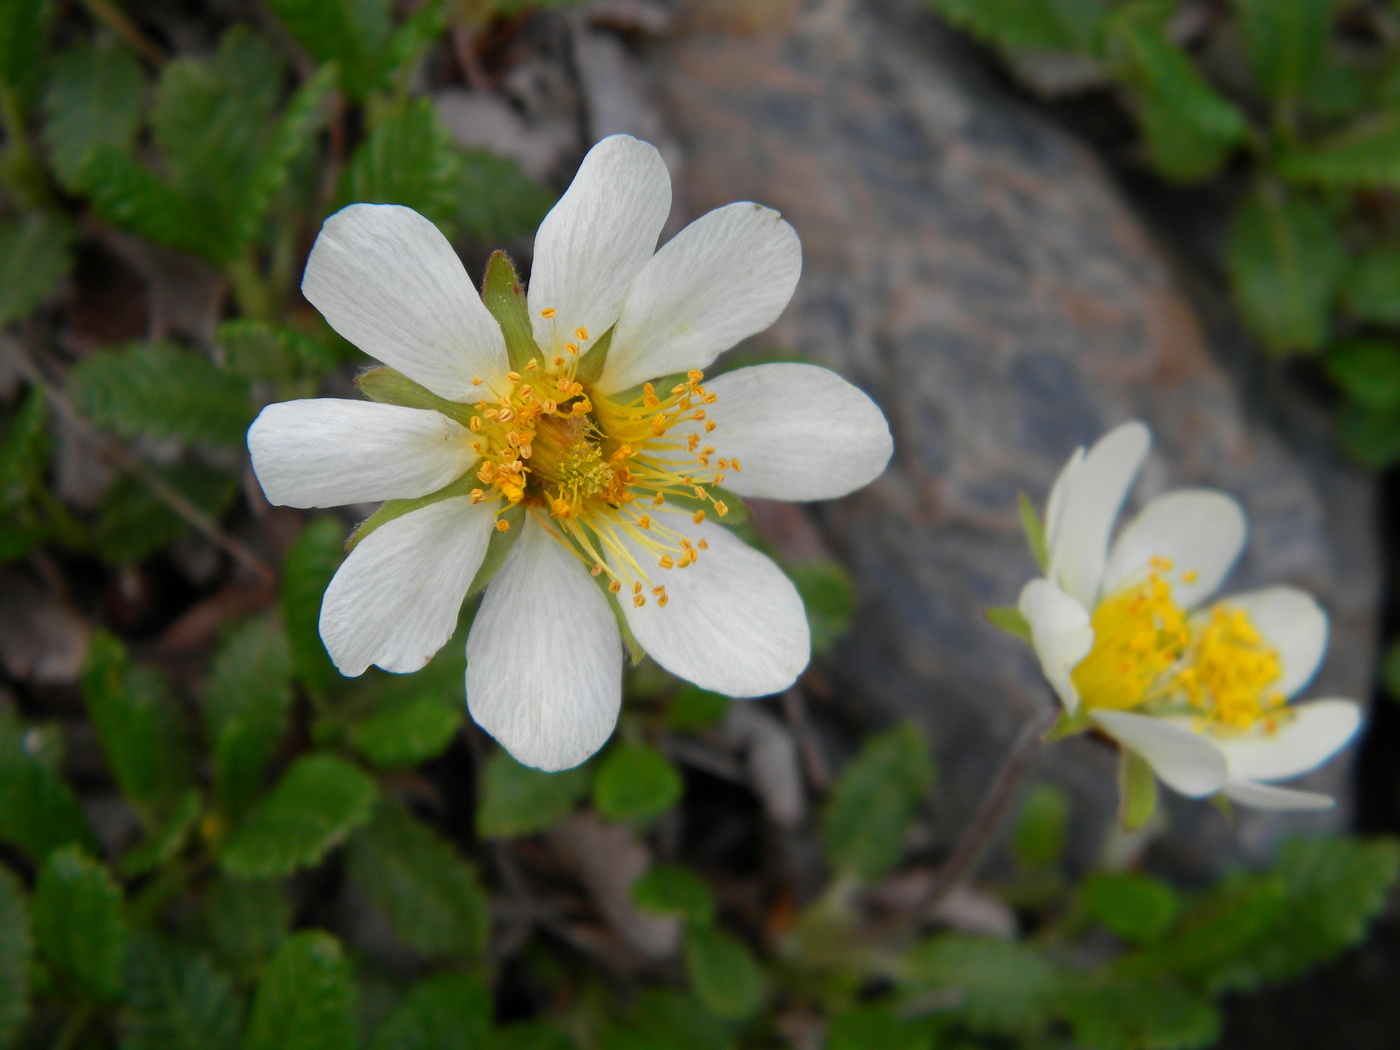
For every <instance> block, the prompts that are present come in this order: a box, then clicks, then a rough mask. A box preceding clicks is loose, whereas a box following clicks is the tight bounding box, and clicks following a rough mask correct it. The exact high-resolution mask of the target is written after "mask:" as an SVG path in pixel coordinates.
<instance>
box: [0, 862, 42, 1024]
mask: <svg viewBox="0 0 1400 1050" xmlns="http://www.w3.org/2000/svg"><path fill="white" fill-rule="evenodd" d="M33 955H34V937H33V932H32V930H31V929H30V924H29V902H28V901H27V900H26V899H25V894H24V887H23V886H22V885H21V884H20V881H19V879H17V878H15V875H14V873H13V872H12V871H10V869H9V868H6V867H0V1047H9V1046H12V1045H13V1044H14V1039H15V1036H16V1035H17V1034H18V1033H19V1030H20V1029H21V1028H22V1027H24V1022H25V1021H26V1020H28V1018H29V973H30V968H31V966H32V965H33Z"/></svg>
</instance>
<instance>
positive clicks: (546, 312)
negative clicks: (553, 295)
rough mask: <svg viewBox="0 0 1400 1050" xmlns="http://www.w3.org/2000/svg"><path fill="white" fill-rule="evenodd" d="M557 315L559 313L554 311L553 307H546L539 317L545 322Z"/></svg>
mask: <svg viewBox="0 0 1400 1050" xmlns="http://www.w3.org/2000/svg"><path fill="white" fill-rule="evenodd" d="M558 313H559V311H558V310H556V309H554V307H552V306H546V307H545V308H544V309H543V310H541V311H540V316H541V317H543V318H544V319H545V320H546V321H548V320H549V319H550V318H552V317H554V316H555V315H557V314H558Z"/></svg>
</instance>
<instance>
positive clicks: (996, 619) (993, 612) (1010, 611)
mask: <svg viewBox="0 0 1400 1050" xmlns="http://www.w3.org/2000/svg"><path fill="white" fill-rule="evenodd" d="M982 615H983V616H984V617H986V619H987V622H988V623H989V624H991V625H992V626H993V627H999V628H1001V629H1002V630H1003V631H1005V632H1006V633H1007V634H1014V635H1015V636H1016V637H1017V638H1019V639H1021V641H1023V642H1026V643H1027V644H1030V642H1031V623H1030V621H1029V620H1027V619H1026V617H1025V614H1024V613H1022V612H1021V610H1020V609H1018V608H1016V606H1014V605H995V606H993V607H992V608H990V609H983V610H982Z"/></svg>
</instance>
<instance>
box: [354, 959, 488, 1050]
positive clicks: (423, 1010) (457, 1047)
mask: <svg viewBox="0 0 1400 1050" xmlns="http://www.w3.org/2000/svg"><path fill="white" fill-rule="evenodd" d="M490 1027H491V998H490V996H489V995H488V994H487V991H486V988H485V986H483V985H482V983H481V982H480V981H479V980H477V979H476V978H475V977H469V976H467V975H466V974H464V973H442V974H438V975H437V976H436V977H429V978H428V979H427V980H425V981H422V982H420V983H419V984H417V985H415V986H414V987H413V989H412V990H411V991H410V992H409V993H408V995H407V996H405V997H404V1001H403V1003H402V1004H400V1005H399V1007H398V1008H397V1009H396V1010H395V1011H394V1012H393V1013H392V1014H390V1015H389V1019H388V1020H387V1021H385V1022H384V1025H383V1027H382V1028H380V1029H379V1031H378V1032H376V1033H375V1035H374V1040H373V1041H372V1042H371V1043H370V1048H371V1050H479V1048H485V1047H495V1046H496V1045H497V1044H496V1043H494V1042H493V1041H492V1040H491V1036H490Z"/></svg>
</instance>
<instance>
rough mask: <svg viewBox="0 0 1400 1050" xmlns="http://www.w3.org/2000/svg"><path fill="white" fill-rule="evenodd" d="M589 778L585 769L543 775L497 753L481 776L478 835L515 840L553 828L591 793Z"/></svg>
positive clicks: (489, 759) (500, 752)
mask: <svg viewBox="0 0 1400 1050" xmlns="http://www.w3.org/2000/svg"><path fill="white" fill-rule="evenodd" d="M588 776H589V775H588V771H587V770H586V769H585V768H584V767H576V768H574V769H566V770H564V771H562V772H560V773H542V772H540V771H539V770H538V769H531V768H530V767H529V766H522V765H521V764H520V763H519V762H517V761H516V760H515V759H513V758H511V757H510V755H508V754H507V753H506V752H504V751H496V752H494V753H493V754H492V755H491V757H490V758H488V759H487V760H486V769H485V770H484V771H483V773H482V775H481V802H480V803H479V805H478V808H477V811H476V830H477V834H479V835H480V836H481V837H482V838H484V839H501V838H513V837H515V836H517V835H530V834H533V833H534V832H536V831H544V830H545V829H546V828H551V827H553V826H554V825H555V824H558V823H559V822H560V821H561V820H563V819H564V818H565V817H567V816H569V815H570V814H571V813H573V811H574V809H575V808H577V806H578V803H579V800H580V799H582V798H583V796H584V795H585V794H587V793H588Z"/></svg>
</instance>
